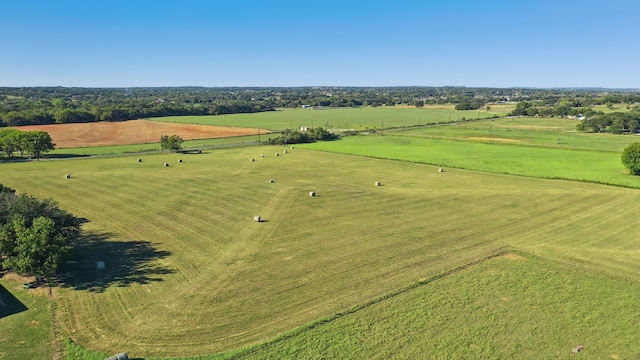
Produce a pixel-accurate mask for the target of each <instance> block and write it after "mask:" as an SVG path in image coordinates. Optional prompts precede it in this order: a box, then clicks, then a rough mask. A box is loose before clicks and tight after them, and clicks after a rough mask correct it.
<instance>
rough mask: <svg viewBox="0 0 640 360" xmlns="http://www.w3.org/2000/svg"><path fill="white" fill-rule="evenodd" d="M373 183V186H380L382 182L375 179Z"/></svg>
mask: <svg viewBox="0 0 640 360" xmlns="http://www.w3.org/2000/svg"><path fill="white" fill-rule="evenodd" d="M374 185H375V186H380V185H382V184H380V181H376V182H375V183H374Z"/></svg>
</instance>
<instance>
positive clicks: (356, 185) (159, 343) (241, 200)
mask: <svg viewBox="0 0 640 360" xmlns="http://www.w3.org/2000/svg"><path fill="white" fill-rule="evenodd" d="M352 139H354V140H355V141H360V138H349V139H347V140H343V141H344V143H343V141H340V142H333V143H326V144H330V145H334V146H342V147H343V149H346V147H348V146H354V145H356V143H353V142H352ZM362 139H370V141H371V142H370V149H377V148H381V147H382V148H385V149H394V146H395V145H394V143H393V142H382V143H381V142H379V141H378V140H377V139H398V138H395V137H391V136H382V137H362ZM400 140H401V141H409V143H408V146H407V147H406V148H405V152H407V153H413V152H416V151H417V149H418V147H416V146H415V144H416V143H412V142H411V141H414V139H409V138H401V139H400ZM384 141H386V140H384ZM394 141H395V140H394ZM416 141H424V142H434V140H422V139H417V140H416ZM452 143H463V144H466V143H467V142H452ZM338 144H339V145H338ZM418 144H420V146H425V145H424V144H423V143H418ZM471 144H476V145H484V146H493V147H495V148H502V146H497V145H487V144H478V143H471ZM310 146H311V145H310ZM314 146H315V144H314ZM359 146H361V147H362V146H363V145H362V144H360V145H359ZM448 146H449V151H450V150H451V146H450V145H448ZM463 148H464V147H463ZM285 149H286V150H288V151H289V153H288V154H285V153H284V150H285ZM464 149H467V150H465V151H468V154H474V153H476V152H478V151H484V150H478V149H475V148H471V149H470V148H464ZM334 150H335V149H334ZM443 150H446V149H443ZM276 151H278V152H279V153H280V154H281V156H278V157H276V156H275V154H274V153H275V152H276ZM397 151H398V153H401V151H400V150H397ZM565 152H567V151H565ZM261 153H262V154H265V157H264V158H262V157H260V154H261ZM485 153H486V151H485ZM389 154H390V152H387V153H386V155H387V156H389ZM424 154H428V152H424ZM138 157H139V158H141V159H142V160H143V161H142V162H140V163H139V162H137V161H136V159H137V158H138ZM178 158H182V159H183V160H184V162H182V163H179V162H177V159H178ZM250 158H254V159H256V161H255V162H251V161H249V159H250ZM164 163H169V164H170V165H171V166H169V167H164V166H163V164H164ZM2 170H3V171H2V172H1V173H0V183H2V184H4V185H7V186H9V187H12V188H15V189H17V190H18V191H20V192H22V191H24V192H28V193H30V194H32V195H34V196H38V197H43V198H44V197H50V196H53V197H54V198H55V200H57V201H58V202H59V203H60V206H61V207H62V208H64V209H66V210H68V211H70V212H72V213H74V214H76V215H77V216H80V217H83V218H86V219H87V220H88V223H87V224H85V225H84V229H85V231H86V232H87V233H86V235H87V237H86V238H85V239H84V240H83V241H82V242H81V243H79V244H78V247H77V257H76V258H75V260H76V261H78V263H77V264H75V265H73V266H71V267H69V268H68V269H67V271H69V276H68V277H63V278H62V281H63V284H64V285H63V287H62V288H61V289H60V296H59V300H58V311H57V317H58V319H59V322H60V325H61V329H60V330H61V332H62V334H63V335H64V336H66V337H68V338H70V339H71V340H73V341H74V342H76V343H77V344H79V345H81V346H83V347H86V348H89V349H93V350H98V351H102V352H104V353H107V354H112V353H117V352H120V351H123V350H126V351H127V352H129V354H130V355H131V356H133V357H138V356H163V357H166V356H174V357H176V356H196V355H205V354H214V353H219V352H225V351H230V350H233V349H237V348H241V347H245V346H249V345H253V344H258V343H261V342H263V341H266V340H269V339H272V338H274V337H276V336H278V335H279V334H282V333H284V332H286V331H289V330H291V329H293V328H296V327H298V326H301V325H304V324H307V323H310V322H312V321H314V320H315V319H318V318H321V317H324V316H327V315H330V314H334V313H336V312H339V311H341V310H343V309H346V308H349V307H351V306H354V305H357V304H361V303H365V302H367V301H369V300H370V299H372V298H375V297H377V296H380V295H381V294H385V293H388V292H391V291H394V290H396V289H399V288H402V287H404V286H406V285H407V284H411V283H414V282H415V281H417V280H418V279H421V278H424V277H429V276H432V275H435V274H438V273H441V272H442V271H444V270H447V269H450V268H453V267H456V266H458V265H460V264H461V263H464V262H466V261H469V260H473V259H475V258H477V257H479V256H484V255H486V254H487V253H488V252H491V251H492V250H493V249H495V248H497V247H499V246H502V245H505V244H510V245H514V246H518V247H522V248H525V249H527V250H530V251H535V252H536V253H537V254H541V255H545V256H549V257H553V258H557V259H561V260H563V261H567V262H571V263H574V264H578V265H580V266H584V267H588V268H596V269H597V271H599V272H602V273H604V274H610V275H612V276H616V277H621V278H624V277H636V278H637V277H638V275H639V274H640V238H639V237H640V233H638V232H637V231H636V229H637V228H638V226H640V216H639V214H638V211H637V209H636V208H635V207H633V206H630V205H629V204H634V203H637V202H638V201H640V192H638V190H635V189H626V188H618V187H610V186H603V185H596V184H587V183H576V182H569V181H553V180H543V179H535V178H528V177H514V176H509V175H501V174H492V173H486V172H474V171H466V170H457V169H450V168H447V171H446V172H444V173H439V172H437V171H436V170H437V167H434V166H428V165H423V164H415V163H410V162H402V161H391V160H382V159H373V158H366V157H361V156H351V155H341V154H333V153H328V152H318V151H310V150H306V149H302V148H301V147H300V146H296V148H295V149H288V148H282V147H273V146H256V147H243V148H232V149H222V150H215V151H210V152H207V153H204V154H199V155H188V156H187V155H177V154H154V155H145V156H139V155H136V156H135V157H132V156H121V157H110V158H93V159H77V160H66V161H41V162H28V163H6V164H2ZM67 173H68V174H71V175H72V178H71V179H65V178H64V174H67ZM270 179H273V180H275V182H274V183H272V184H270V183H269V181H268V180H270ZM375 181H381V182H382V184H383V186H379V187H376V186H374V182H375ZM309 191H315V192H316V193H317V195H318V196H316V197H310V196H309V195H308V194H309ZM254 215H260V216H261V217H262V218H263V219H264V220H265V221H264V222H260V223H256V222H253V221H252V219H253V216H254ZM98 260H103V261H105V262H106V264H107V270H106V271H105V272H104V273H97V272H96V271H95V270H94V269H95V261H98ZM497 271H502V270H497ZM450 291H453V292H455V291H460V290H456V289H455V288H454V289H452V290H450ZM438 296H440V295H438ZM409 303H411V301H409ZM584 306H585V307H590V306H592V305H591V304H589V303H585V305H584ZM403 309H404V308H399V309H398V310H397V311H398V312H399V313H402V312H404V310H403ZM385 311H387V310H385ZM409 311H411V310H409ZM451 312H455V310H451ZM382 313H384V312H382ZM406 316H413V315H410V314H408V315H406ZM478 316H480V313H479V314H478ZM514 316H515V315H514ZM518 316H520V315H518ZM562 319H563V318H558V320H562ZM587 320H588V319H584V321H585V322H584V324H590V323H589V322H588V321H587ZM365 321H366V320H365ZM487 321H490V319H487ZM552 326H553V327H556V328H557V327H558V326H560V325H559V324H558V323H555V324H552ZM563 326H564V324H563ZM409 335H410V337H409V339H411V338H415V337H417V338H420V337H421V336H422V335H419V334H411V333H410V334H409ZM389 339H392V337H390V338H389ZM571 340H573V339H571ZM332 341H333V340H332ZM381 341H382V340H381ZM474 341H476V340H474ZM477 344H478V345H481V346H484V345H483V343H481V342H478V343H477ZM545 344H546V345H547V346H551V345H553V344H551V343H546V342H545ZM571 345H572V346H573V345H575V344H571ZM394 349H396V350H397V349H398V348H397V347H394ZM287 351H289V350H287ZM379 351H380V354H384V353H385V352H386V351H391V349H389V348H380V349H379ZM407 351H410V350H407ZM487 351H489V350H487ZM496 351H497V350H496ZM507 351H510V350H509V349H507ZM550 351H551V350H550ZM408 354H411V353H408ZM374 356H375V354H374ZM407 356H408V357H411V356H409V355H407Z"/></svg>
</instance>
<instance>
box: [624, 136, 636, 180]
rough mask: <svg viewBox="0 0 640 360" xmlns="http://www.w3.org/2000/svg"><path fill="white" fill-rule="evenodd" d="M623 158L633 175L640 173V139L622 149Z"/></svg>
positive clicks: (625, 165)
mask: <svg viewBox="0 0 640 360" xmlns="http://www.w3.org/2000/svg"><path fill="white" fill-rule="evenodd" d="M621 160H622V164H623V165H624V167H625V168H626V169H627V170H629V173H630V174H631V175H640V141H636V142H633V143H631V144H629V145H627V147H626V148H624V150H623V151H622V156H621Z"/></svg>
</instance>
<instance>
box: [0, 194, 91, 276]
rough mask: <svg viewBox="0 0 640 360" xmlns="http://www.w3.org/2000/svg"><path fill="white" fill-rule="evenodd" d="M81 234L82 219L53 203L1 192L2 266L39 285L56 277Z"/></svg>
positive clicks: (0, 230)
mask: <svg viewBox="0 0 640 360" xmlns="http://www.w3.org/2000/svg"><path fill="white" fill-rule="evenodd" d="M79 233H80V219H78V218H76V217H75V216H73V215H71V214H70V213H68V212H66V211H64V210H61V209H59V208H58V206H57V204H56V203H55V202H54V201H52V200H44V201H40V200H38V199H36V198H34V197H31V196H28V195H26V194H20V195H15V192H13V191H12V190H11V189H8V188H6V187H2V189H1V191H0V258H5V260H4V263H3V266H4V267H6V268H11V269H12V270H15V271H16V272H18V273H20V274H25V275H32V276H36V279H37V280H38V281H40V280H41V279H42V278H44V277H49V276H51V275H53V274H54V273H55V271H56V270H57V268H58V266H59V265H60V263H61V261H62V258H63V256H64V255H65V254H66V253H67V252H68V251H69V249H70V247H69V241H70V240H71V239H73V238H75V237H76V236H77V235H78V234H79Z"/></svg>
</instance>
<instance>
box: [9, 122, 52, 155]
mask: <svg viewBox="0 0 640 360" xmlns="http://www.w3.org/2000/svg"><path fill="white" fill-rule="evenodd" d="M53 149H55V144H54V143H53V141H52V140H51V137H50V136H49V133H47V132H46V131H20V130H17V129H13V128H6V129H0V150H2V151H3V152H4V153H5V154H6V155H7V157H12V156H13V155H14V154H15V153H16V152H20V156H24V155H25V154H29V155H30V156H31V157H34V158H36V159H40V157H41V156H42V153H43V152H47V151H49V150H53Z"/></svg>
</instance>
